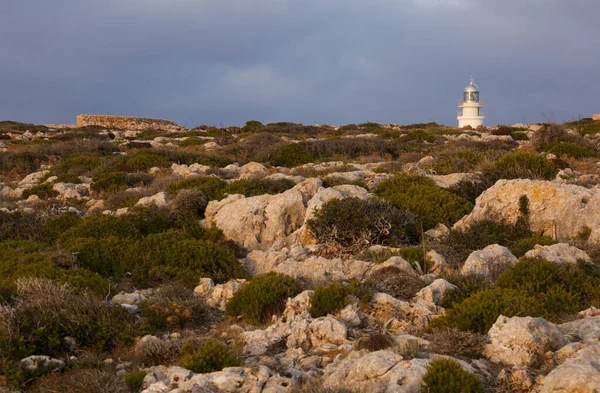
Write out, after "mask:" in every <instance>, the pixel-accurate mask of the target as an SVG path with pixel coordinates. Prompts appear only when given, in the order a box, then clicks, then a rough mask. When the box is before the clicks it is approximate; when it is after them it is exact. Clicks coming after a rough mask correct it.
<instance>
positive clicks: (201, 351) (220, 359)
mask: <svg viewBox="0 0 600 393" xmlns="http://www.w3.org/2000/svg"><path fill="white" fill-rule="evenodd" d="M182 352H183V354H184V355H183V358H182V359H181V365H182V366H183V367H185V368H187V369H188V370H191V371H193V372H195V373H211V372H215V371H221V370H222V369H224V368H225V367H239V366H241V365H242V364H243V363H242V361H241V360H239V359H237V358H236V357H235V356H233V355H232V354H231V352H229V350H228V349H227V347H226V346H225V345H223V344H221V343H220V342H218V341H216V340H213V339H208V340H205V341H204V342H201V343H197V342H195V341H190V342H187V343H186V344H184V346H183V350H182Z"/></svg>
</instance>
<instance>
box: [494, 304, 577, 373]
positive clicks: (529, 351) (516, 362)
mask: <svg viewBox="0 0 600 393" xmlns="http://www.w3.org/2000/svg"><path fill="white" fill-rule="evenodd" d="M488 338H489V342H488V344H487V345H486V346H485V349H484V355H485V356H486V357H487V358H489V359H490V360H491V361H492V362H493V363H500V364H503V365H506V366H513V367H527V366H531V365H533V364H534V363H535V362H537V361H538V360H540V359H541V358H542V357H543V356H544V354H545V353H546V352H548V351H556V350H557V349H559V348H561V347H562V346H564V345H566V344H567V342H568V341H567V339H566V338H565V336H564V334H563V333H562V332H561V331H560V330H559V329H558V328H557V327H556V326H554V325H553V324H551V323H550V322H548V321H546V320H545V319H543V318H532V317H512V318H508V317H505V316H502V315H500V316H499V317H498V319H497V320H496V322H495V323H494V325H493V326H492V327H491V329H490V330H489V332H488Z"/></svg>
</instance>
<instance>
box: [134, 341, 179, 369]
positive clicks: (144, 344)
mask: <svg viewBox="0 0 600 393" xmlns="http://www.w3.org/2000/svg"><path fill="white" fill-rule="evenodd" d="M182 346H183V341H182V340H181V339H178V338H168V339H166V340H163V339H161V338H158V337H156V336H151V335H146V336H144V337H142V338H141V339H139V340H137V342H136V343H135V347H134V349H133V353H134V356H135V359H136V360H137V361H139V362H140V363H142V364H144V365H146V366H158V365H164V364H173V363H175V362H176V361H177V360H178V359H180V358H181V348H182Z"/></svg>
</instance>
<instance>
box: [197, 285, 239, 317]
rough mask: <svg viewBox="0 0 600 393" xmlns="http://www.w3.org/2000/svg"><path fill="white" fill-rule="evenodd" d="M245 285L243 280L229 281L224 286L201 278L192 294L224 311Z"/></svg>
mask: <svg viewBox="0 0 600 393" xmlns="http://www.w3.org/2000/svg"><path fill="white" fill-rule="evenodd" d="M245 283H246V280H244V279H235V280H229V281H227V282H226V283H224V284H217V285H215V283H214V282H213V280H211V279H210V278H201V279H200V285H198V286H197V287H196V288H195V289H194V292H195V293H196V294H197V295H199V296H201V297H202V298H203V299H204V300H205V301H206V304H208V305H209V306H212V307H217V308H219V309H221V310H223V311H225V306H226V305H227V302H228V301H229V300H230V299H231V298H232V297H233V295H235V293H236V292H237V291H239V290H240V289H241V288H242V286H243V285H244V284H245Z"/></svg>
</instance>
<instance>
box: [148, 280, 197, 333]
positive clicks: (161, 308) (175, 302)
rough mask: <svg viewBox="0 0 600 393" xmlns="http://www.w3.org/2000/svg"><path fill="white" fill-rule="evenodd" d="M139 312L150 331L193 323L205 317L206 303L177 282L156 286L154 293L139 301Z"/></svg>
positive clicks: (195, 323) (181, 326)
mask: <svg viewBox="0 0 600 393" xmlns="http://www.w3.org/2000/svg"><path fill="white" fill-rule="evenodd" d="M139 309H140V313H141V316H142V318H144V322H145V324H146V325H148V326H149V327H150V328H151V330H152V331H155V330H162V329H165V328H173V327H180V328H183V327H184V326H186V325H189V324H194V325H196V326H198V325H200V324H201V323H202V322H203V321H204V319H205V317H206V305H205V303H204V301H203V299H202V298H201V297H198V296H196V295H195V293H194V291H193V290H191V289H189V288H187V287H185V286H182V285H178V284H169V285H166V286H164V287H161V288H158V290H157V291H156V293H154V294H153V295H152V296H150V297H149V298H148V299H146V300H144V301H143V302H141V303H140V306H139Z"/></svg>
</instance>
